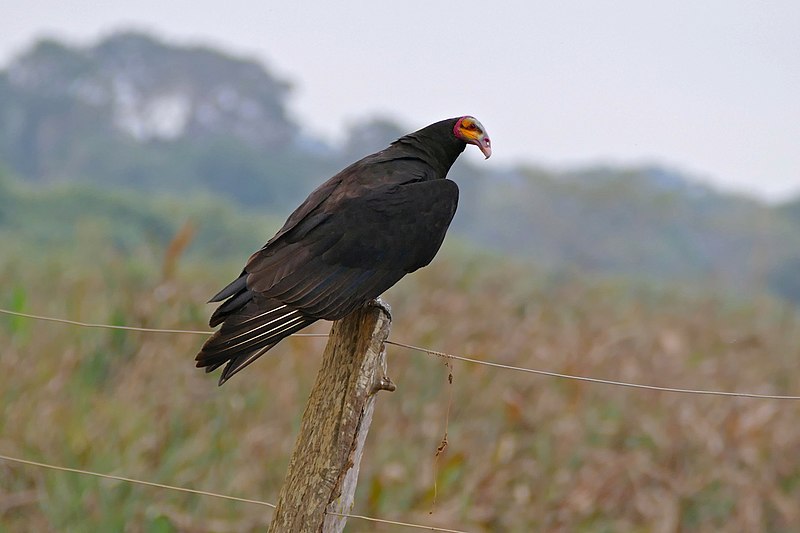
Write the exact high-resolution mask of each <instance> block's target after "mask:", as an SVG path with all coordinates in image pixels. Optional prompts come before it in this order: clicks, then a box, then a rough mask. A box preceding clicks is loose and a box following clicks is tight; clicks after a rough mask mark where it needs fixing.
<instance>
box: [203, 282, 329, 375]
mask: <svg viewBox="0 0 800 533" xmlns="http://www.w3.org/2000/svg"><path fill="white" fill-rule="evenodd" d="M248 293H249V291H247V290H245V291H244V292H241V293H238V294H237V293H233V294H231V296H230V299H229V300H228V301H226V302H225V303H223V304H222V305H221V306H220V307H219V308H218V309H217V311H215V313H214V315H215V316H221V317H222V318H221V319H220V320H219V321H218V322H217V323H219V322H222V327H221V328H220V329H219V330H218V331H217V332H216V333H214V335H213V336H212V337H211V338H210V339H208V340H207V341H206V343H205V344H204V345H203V347H202V349H201V350H200V353H198V354H197V357H195V360H196V361H197V367H199V368H205V369H206V372H212V371H214V370H216V369H217V368H219V367H220V366H222V365H225V364H226V363H227V366H226V367H225V369H224V370H223V372H222V376H221V377H220V383H219V384H220V385H222V384H223V383H225V382H226V381H227V380H228V379H230V377H231V376H233V375H234V374H236V373H237V372H239V371H241V370H242V369H243V368H245V367H246V366H248V365H249V364H250V363H252V362H253V361H255V360H256V359H258V358H259V357H260V356H261V355H263V354H264V353H266V352H267V351H269V349H270V348H272V347H273V346H275V344H277V343H278V342H279V341H280V340H281V339H283V338H284V337H287V336H289V335H291V334H292V333H294V332H296V331H299V330H300V329H303V328H304V327H306V326H308V325H309V324H312V323H313V322H315V321H316V319H315V318H310V317H307V316H304V315H303V314H302V313H301V312H300V311H298V310H295V309H292V308H291V307H289V306H287V305H285V304H282V303H281V302H279V301H277V300H272V299H267V298H263V297H258V295H256V296H253V295H252V293H249V295H248ZM245 295H248V298H247V301H245V298H244V296H245ZM223 308H225V309H224V313H222V314H218V313H219V312H220V309H223ZM213 321H214V320H213V319H212V322H213Z"/></svg>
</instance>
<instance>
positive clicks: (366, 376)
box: [269, 305, 394, 533]
mask: <svg viewBox="0 0 800 533" xmlns="http://www.w3.org/2000/svg"><path fill="white" fill-rule="evenodd" d="M390 326H391V315H390V314H389V312H388V310H387V309H384V307H382V306H381V305H377V306H376V305H369V306H366V307H362V308H360V309H357V310H356V311H354V312H353V313H351V314H350V315H348V316H346V317H345V318H343V319H341V320H338V321H336V322H335V323H334V324H333V328H332V329H331V335H330V339H329V340H328V344H327V346H326V347H325V353H324V355H323V358H322V365H321V367H320V370H319V373H318V374H317V380H316V383H315V384H314V387H313V389H312V391H311V396H310V398H309V400H308V404H307V405H306V410H305V413H304V414H303V421H302V423H301V426H300V433H299V435H298V437H297V442H296V444H295V448H294V452H293V453H292V458H291V460H290V462H289V469H288V472H287V474H286V479H285V481H284V484H283V487H282V488H281V493H280V497H279V499H278V505H277V508H276V510H275V514H274V516H273V519H272V523H271V524H270V527H269V531H270V532H285V531H292V532H325V533H329V532H340V531H342V530H343V529H344V525H345V522H346V518H345V517H341V516H337V515H333V514H326V511H332V512H336V513H341V514H346V513H348V512H349V511H350V507H351V506H352V503H353V497H354V495H355V488H356V481H357V478H358V468H359V464H360V461H361V456H362V454H363V450H364V442H365V440H366V437H367V433H368V431H369V426H370V423H371V421H372V412H373V410H374V405H375V393H376V392H378V391H380V390H394V385H393V384H392V383H391V381H390V380H388V378H387V377H386V352H385V349H384V344H383V343H384V341H385V340H386V338H387V337H388V335H389V329H390Z"/></svg>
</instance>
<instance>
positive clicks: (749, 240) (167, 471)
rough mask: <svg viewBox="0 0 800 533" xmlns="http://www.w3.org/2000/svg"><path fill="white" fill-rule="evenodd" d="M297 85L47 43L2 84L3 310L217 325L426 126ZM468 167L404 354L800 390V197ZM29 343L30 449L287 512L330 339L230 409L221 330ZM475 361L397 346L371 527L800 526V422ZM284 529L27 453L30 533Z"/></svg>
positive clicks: (9, 352)
mask: <svg viewBox="0 0 800 533" xmlns="http://www.w3.org/2000/svg"><path fill="white" fill-rule="evenodd" d="M290 94H291V87H290V86H289V84H287V83H286V82H285V81H283V80H280V79H278V78H277V77H275V76H274V75H272V74H271V73H270V72H268V71H267V70H266V69H265V68H264V67H263V66H262V65H260V64H258V63H256V62H254V61H250V60H247V59H241V58H234V57H230V56H227V55H225V54H224V53H221V52H219V51H217V50H213V49H209V48H197V47H194V48H187V47H178V46H172V45H169V44H165V43H163V42H160V41H159V40H157V39H156V38H154V37H152V36H148V35H143V34H138V33H120V34H115V35H112V36H110V37H108V38H106V39H104V40H103V41H101V42H99V43H97V44H96V45H94V46H91V47H87V48H76V47H71V46H68V45H65V44H63V43H59V42H57V41H52V40H46V41H41V42H39V43H36V44H35V45H33V46H32V47H31V48H30V49H29V50H27V51H25V52H24V53H23V54H21V55H20V56H19V57H18V59H17V60H16V61H14V62H13V63H12V64H11V65H10V66H9V67H8V68H7V69H6V70H4V71H2V72H0V164H1V165H2V168H0V286H2V287H3V288H2V290H0V307H2V308H5V309H11V310H16V311H22V312H33V313H39V314H44V315H51V316H58V317H66V318H71V319H74V320H83V321H90V322H101V323H108V324H127V325H136V326H144V327H158V328H184V329H203V328H204V327H205V322H206V320H207V317H208V314H209V308H208V307H207V306H206V305H205V303H204V302H205V301H206V300H207V298H208V297H209V296H210V295H212V294H214V293H215V292H216V291H217V290H218V289H219V287H220V286H221V285H222V284H223V283H225V282H226V281H228V280H229V279H230V278H232V277H233V276H235V275H236V274H237V273H238V271H239V269H240V268H241V265H242V262H243V261H244V260H245V259H246V257H247V256H248V255H249V254H250V253H251V252H252V251H254V250H255V249H257V248H258V247H259V246H261V245H262V244H263V242H264V241H265V240H266V238H268V237H269V236H270V235H271V234H272V232H273V231H274V230H276V229H277V228H278V227H279V225H280V224H281V223H282V221H283V220H284V218H285V217H286V215H288V213H289V211H290V210H291V209H292V208H293V207H294V206H295V205H297V203H298V202H299V201H301V200H302V198H303V197H304V196H305V195H306V194H308V192H309V191H310V190H311V189H312V188H313V187H314V186H316V185H317V184H319V183H320V182H321V181H322V180H323V179H325V178H326V177H328V176H329V175H331V174H333V173H334V172H335V171H336V170H338V169H340V168H341V167H343V166H344V165H346V164H348V163H349V162H351V161H353V160H354V159H356V158H358V157H360V156H362V155H365V154H367V153H369V152H371V151H374V150H376V149H379V148H381V147H382V146H385V145H386V144H387V143H388V142H390V141H392V140H393V139H395V138H397V137H398V136H399V135H401V134H402V133H404V130H405V126H400V125H397V124H395V123H393V122H391V121H388V120H385V119H382V118H379V117H378V118H375V119H374V120H370V121H367V122H364V123H361V124H355V125H353V127H352V129H351V130H350V132H349V135H348V138H347V139H345V140H344V141H343V142H342V143H340V144H338V145H330V144H326V143H324V142H322V141H320V140H318V139H315V138H312V137H309V136H308V135H306V134H305V133H304V132H303V128H302V127H301V125H300V124H297V123H295V122H294V121H293V120H292V118H291V117H290V116H289V114H288V113H287V112H286V99H287V98H288V97H289V95H290ZM439 118H443V117H432V120H433V119H439ZM418 126H423V125H422V124H420V125H418ZM487 126H488V127H489V129H490V130H491V125H490V124H487ZM498 147H499V143H498ZM452 176H453V177H454V178H455V179H456V180H457V181H458V183H459V187H460V188H461V191H462V192H461V205H460V207H459V212H458V214H457V216H456V220H455V222H454V227H453V230H452V231H451V234H450V236H449V237H448V239H447V242H446V246H445V249H444V250H443V252H442V254H441V256H440V257H439V258H438V259H437V260H436V261H435V263H434V264H433V265H432V266H431V267H429V268H427V269H425V270H423V271H421V272H419V273H417V274H415V275H414V276H411V277H409V278H408V279H405V280H404V281H403V282H402V283H401V284H399V285H398V286H397V287H396V288H393V289H392V290H391V291H390V293H389V294H388V296H387V298H388V300H389V301H390V302H391V304H392V305H393V308H394V311H395V317H394V318H395V322H394V324H393V331H392V336H391V337H392V338H393V339H396V340H400V341H404V342H409V343H413V344H418V345H423V346H429V347H431V348H435V349H442V350H445V351H451V352H453V353H460V354H468V355H471V356H473V357H477V358H481V359H487V360H492V361H499V362H504V363H509V364H515V365H521V366H527V367H533V368H540V369H547V370H552V371H555V372H565V373H572V374H580V375H586V376H595V377H604V378H609V379H619V380H627V381H634V382H641V383H649V384H658V385H664V386H677V387H686V388H697V389H720V390H740V391H749V392H760V393H770V394H798V392H800V391H798V388H797V380H796V379H793V377H794V376H796V374H797V361H798V356H800V348H798V347H800V342H799V341H800V317H799V316H798V313H797V309H796V307H795V304H796V303H797V302H800V281H798V280H799V279H800V278H799V277H798V275H797V272H798V269H799V268H800V240H799V239H800V199H798V200H795V201H791V202H787V203H785V204H782V205H771V204H766V203H763V202H760V201H757V200H754V199H751V198H747V197H744V196H740V195H733V194H729V193H724V192H720V191H717V190H714V189H712V188H710V187H707V186H704V185H701V184H699V182H697V181H696V180H695V179H693V178H692V177H688V176H684V175H682V174H681V173H680V172H679V171H676V170H674V169H670V168H667V167H660V166H655V165H653V166H646V167H632V168H623V167H602V166H598V167H592V168H582V169H573V170H562V171H553V170H549V169H544V168H536V167H533V166H527V167H513V168H497V167H492V166H489V165H483V166H481V167H480V168H478V167H474V166H472V165H470V164H467V163H465V162H463V161H461V162H459V163H458V164H457V166H456V167H455V168H454V169H453V171H452ZM326 330H327V326H326V325H324V324H320V325H317V326H315V327H314V331H323V332H324V331H326ZM0 340H1V341H2V344H3V350H2V354H0V374H2V375H3V376H5V377H4V378H3V384H2V386H0V400H2V405H3V408H2V410H0V452H2V453H4V454H9V455H15V456H19V457H26V458H30V459H33V460H42V461H45V462H50V463H55V464H59V465H65V466H73V467H79V468H86V469H91V470H96V471H100V472H107V473H116V474H120V475H126V476H131V477H138V478H142V479H146V480H150V481H157V482H164V483H171V484H178V485H185V486H190V487H193V488H198V489H206V490H212V491H219V492H223V493H229V494H235V495H239V496H243V497H247V498H256V499H264V500H268V501H274V500H275V498H276V497H277V494H278V491H279V488H280V484H281V482H282V477H283V474H284V472H285V468H286V463H287V461H288V456H289V452H290V450H291V447H292V445H293V441H294V435H295V434H296V431H297V428H298V425H299V420H300V416H301V414H302V409H303V405H304V404H305V400H306V397H307V394H308V392H309V389H310V385H311V383H312V381H313V378H314V374H315V371H316V368H317V364H318V359H319V355H320V354H321V352H322V347H323V346H324V340H322V339H308V338H292V339H287V341H285V342H284V343H282V344H281V346H279V347H278V348H277V349H276V350H275V351H274V353H273V354H272V355H271V356H270V357H269V358H266V359H264V360H263V361H259V363H258V364H257V365H254V366H253V367H252V370H248V372H246V373H244V374H242V376H241V377H239V376H237V378H236V379H235V380H233V381H232V382H231V383H229V384H228V385H226V386H225V387H223V388H217V387H216V385H215V380H214V379H213V378H210V377H209V376H206V375H205V374H203V373H202V372H199V371H197V370H196V369H194V368H193V361H192V358H193V356H194V354H195V353H196V351H197V349H198V348H199V346H200V344H201V343H202V337H198V336H193V335H164V334H144V333H132V332H122V331H101V330H87V329H83V328H76V327H71V326H65V325H58V324H49V323H40V322H32V321H30V320H26V319H22V318H18V317H17V318H14V317H7V316H3V317H0ZM448 372H449V371H448V369H447V368H446V367H445V366H444V364H443V362H442V361H441V360H438V359H437V358H433V357H430V356H426V355H423V354H418V353H413V352H407V351H403V350H400V349H399V348H391V349H390V375H391V377H392V378H393V380H394V381H395V382H396V383H397V384H398V386H399V389H398V391H397V392H395V393H394V394H387V395H384V396H382V398H381V401H380V402H379V404H378V411H377V413H376V417H375V422H374V424H373V428H372V432H371V434H370V442H369V443H368V451H367V454H366V458H365V461H364V464H363V465H362V473H361V478H360V484H359V489H360V490H359V492H358V499H357V503H356V511H357V512H360V513H364V514H370V515H375V516H380V517H384V518H390V519H398V520H404V521H416V522H422V523H432V524H437V525H440V526H444V527H454V528H464V529H469V530H486V531H530V530H549V531H597V532H600V531H665V532H667V531H683V530H693V531H695V530H696V531H742V530H747V531H774V532H780V531H792V530H796V529H797V528H800V508H798V506H797V505H796V503H797V501H800V463H798V453H797V452H798V450H800V430H798V429H797V426H796V425H795V421H796V420H797V418H798V415H800V405H798V404H797V403H792V402H776V401H763V400H747V399H732V398H715V397H699V396H684V395H676V394H667V393H655V392H644V391H634V390H627V389H616V388H613V387H607V386H600V385H590V384H584V383H576V382H570V381H563V380H556V379H550V378H542V377H534V376H530V375H523V374H515V373H510V372H503V371H499V370H496V369H489V368H485V367H480V366H471V365H467V364H464V363H454V368H453V374H454V382H453V384H452V385H449V384H448V381H447V375H448ZM451 393H452V403H450V402H449V401H448V398H449V397H450V394H451ZM448 409H450V414H449V428H448V431H449V437H448V438H449V442H450V445H449V446H448V448H447V450H446V453H445V454H444V455H443V456H441V457H440V458H439V459H438V460H437V459H436V458H435V451H436V447H437V446H438V444H439V442H440V441H441V438H442V436H443V433H444V423H445V418H446V413H447V410H448ZM434 482H436V484H435V485H434ZM434 486H436V487H437V489H436V498H435V501H434ZM268 517H269V512H268V511H267V510H265V509H263V508H261V507H257V506H250V505H246V504H241V503H231V502H225V501H219V500H215V499H210V498H204V497H200V496H188V495H183V494H175V493H171V492H165V491H160V490H157V489H151V488H144V487H137V486H130V485H127V484H124V483H117V482H110V481H101V480H97V479H93V478H88V477H82V476H77V475H71V474H63V473H56V472H48V471H42V470H38V469H34V468H30V467H23V466H19V465H15V464H9V463H4V462H0V531H5V530H8V531H33V530H35V531H153V532H156V531H158V532H161V531H248V530H256V529H258V530H260V529H263V526H264V523H265V522H266V520H268ZM348 530H350V531H394V530H397V529H396V528H392V527H388V526H385V527H377V526H375V527H373V525H372V524H369V525H367V524H365V523H360V522H357V521H355V520H351V521H350V524H349V526H348Z"/></svg>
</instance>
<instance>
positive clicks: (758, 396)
mask: <svg viewBox="0 0 800 533" xmlns="http://www.w3.org/2000/svg"><path fill="white" fill-rule="evenodd" d="M0 314H5V315H10V316H18V317H22V318H28V319H32V320H41V321H47V322H55V323H61V324H68V325H73V326H80V327H86V328H102V329H115V330H125V331H137V332H142V333H156V334H191V335H206V336H207V335H211V334H212V333H213V332H212V331H207V330H188V329H161V328H140V327H135V326H123V325H110V324H98V323H89V322H81V321H76V320H69V319H63V318H55V317H48V316H42V315H35V314H30V313H22V312H19V311H11V310H7V309H0ZM293 336H297V337H328V334H326V333H295V334H294V335H293ZM386 343H387V344H391V345H393V346H397V347H399V348H404V349H408V350H414V351H417V352H421V353H425V354H429V355H433V356H436V357H441V358H445V359H448V360H457V361H462V362H466V363H472V364H477V365H484V366H487V367H491V368H496V369H501V370H509V371H514V372H522V373H527V374H535V375H540V376H546V377H555V378H562V379H570V380H576V381H582V382H588V383H594V384H602V385H612V386H617V387H628V388H635V389H644V390H652V391H660V392H670V393H682V394H699V395H712V396H726V397H731V396H734V397H742V398H756V399H770V400H800V396H788V395H773V394H757V393H749V392H735V391H716V390H696V389H684V388H676V387H661V386H656V385H646V384H641V383H629V382H624V381H614V380H608V379H601V378H593V377H586V376H576V375H571V374H563V373H559V372H551V371H547V370H538V369H533V368H525V367H519V366H513V365H507V364H504V363H498V362H493V361H485V360H480V359H475V358H472V357H466V356H463V355H456V354H451V353H447V352H443V351H439V350H433V349H430V348H425V347H420V346H415V345H413V344H407V343H404V342H399V341H393V340H387V341H386ZM0 460H4V461H7V462H11V463H17V464H23V465H27V466H35V467H39V468H45V469H50V470H56V471H61V472H69V473H74V474H81V475H88V476H95V477H100V478H105V479H113V480H116V481H121V482H125V483H131V484H138V485H144V486H148V487H154V488H159V489H166V490H172V491H177V492H183V493H190V494H197V495H201V496H208V497H214V498H221V499H225V500H230V501H236V502H240V503H247V504H253V505H261V506H265V507H270V508H273V509H274V508H275V504H273V503H269V502H265V501H261V500H254V499H249V498H241V497H237V496H230V495H226V494H220V493H216V492H210V491H204V490H197V489H191V488H186V487H178V486H174V485H167V484H163V483H155V482H151V481H144V480H140V479H134V478H130V477H124V476H117V475H111V474H103V473H99V472H92V471H88V470H81V469H78V468H69V467H64V466H57V465H51V464H47V463H41V462H37V461H31V460H28V459H21V458H17V457H11V456H7V455H0ZM329 514H333V515H337V516H342V517H346V518H354V519H358V520H365V521H369V522H373V523H381V524H387V525H396V526H401V527H407V528H413V529H423V530H427V531H440V532H448V533H466V532H465V531H463V530H458V529H448V528H441V527H436V526H429V525H424V524H415V523H410V522H400V521H395V520H387V519H382V518H375V517H370V516H365V515H358V514H341V513H335V512H330V513H329Z"/></svg>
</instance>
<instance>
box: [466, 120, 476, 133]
mask: <svg viewBox="0 0 800 533" xmlns="http://www.w3.org/2000/svg"><path fill="white" fill-rule="evenodd" d="M466 129H468V130H469V131H475V130H476V129H478V127H477V126H476V125H475V123H474V122H470V123H469V124H467V126H466Z"/></svg>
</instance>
